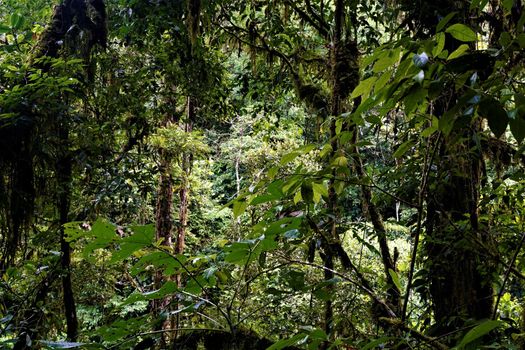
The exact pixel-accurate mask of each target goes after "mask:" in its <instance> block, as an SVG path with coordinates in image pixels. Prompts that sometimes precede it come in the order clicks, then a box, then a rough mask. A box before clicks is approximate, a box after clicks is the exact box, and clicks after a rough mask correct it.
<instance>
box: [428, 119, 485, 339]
mask: <svg viewBox="0 0 525 350" xmlns="http://www.w3.org/2000/svg"><path fill="white" fill-rule="evenodd" d="M480 130H481V124H480V123H479V122H477V126H476V127H475V128H474V130H472V131H469V130H458V132H457V134H455V135H451V136H450V137H448V138H445V140H444V141H443V143H442V145H441V155H440V157H439V158H440V159H441V161H440V162H439V163H438V166H439V170H438V178H437V180H436V183H435V185H434V186H432V187H431V188H434V190H431V191H430V192H429V197H428V199H427V200H428V213H427V241H428V244H427V256H428V264H427V265H428V271H429V277H430V294H431V296H432V305H433V309H434V316H435V319H436V321H437V323H438V328H440V329H442V331H443V332H446V331H448V330H450V329H451V328H454V327H457V326H459V325H460V322H459V321H460V320H461V319H463V320H465V319H468V318H474V319H483V318H489V317H490V316H491V312H492V304H493V289H492V277H491V273H492V271H491V270H492V269H493V268H492V266H491V264H490V263H488V261H487V260H486V259H485V258H484V257H483V256H482V255H481V254H480V253H479V245H478V244H476V241H478V242H487V241H488V236H487V234H486V233H484V231H483V230H480V228H479V223H478V203H479V195H480V194H479V191H480V178H481V162H482V159H481V150H480V149H479V148H478V147H477V146H476V145H475V144H474V142H473V141H470V140H473V137H472V133H478V132H480ZM457 136H462V137H464V139H465V140H468V141H462V142H456V141H454V138H455V137H457ZM458 155H461V158H459V156H458ZM458 316H459V318H460V319H459V320H457V321H456V322H455V323H452V324H451V326H446V324H449V321H450V319H451V318H453V317H458Z"/></svg>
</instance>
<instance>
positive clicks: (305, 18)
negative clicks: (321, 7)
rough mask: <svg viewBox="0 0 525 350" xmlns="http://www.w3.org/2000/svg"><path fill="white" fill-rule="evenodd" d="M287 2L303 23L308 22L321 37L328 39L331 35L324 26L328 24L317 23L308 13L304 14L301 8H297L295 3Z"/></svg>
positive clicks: (288, 0) (289, 0)
mask: <svg viewBox="0 0 525 350" xmlns="http://www.w3.org/2000/svg"><path fill="white" fill-rule="evenodd" d="M286 2H287V3H288V4H289V5H290V6H291V7H292V8H293V9H294V11H295V12H297V14H298V15H299V17H301V19H302V20H303V21H305V22H307V23H308V24H310V25H311V26H312V27H314V28H315V29H317V31H318V32H319V35H321V36H322V37H324V38H328V36H329V34H330V33H329V30H328V29H327V28H326V27H325V26H323V25H322V24H325V25H326V23H324V22H323V23H319V22H317V21H314V19H313V18H312V17H310V16H309V15H308V14H307V13H306V12H304V11H303V10H301V9H300V8H299V7H297V5H296V4H295V3H294V2H293V1H291V0H287V1H286Z"/></svg>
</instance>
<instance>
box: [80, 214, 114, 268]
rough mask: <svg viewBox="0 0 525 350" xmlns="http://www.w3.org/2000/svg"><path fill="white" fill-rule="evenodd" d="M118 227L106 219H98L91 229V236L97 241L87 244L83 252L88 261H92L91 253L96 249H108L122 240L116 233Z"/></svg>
mask: <svg viewBox="0 0 525 350" xmlns="http://www.w3.org/2000/svg"><path fill="white" fill-rule="evenodd" d="M115 230H116V226H115V225H114V224H113V223H111V222H109V221H108V220H105V219H97V221H95V223H94V224H93V227H92V228H91V231H90V233H91V236H93V237H95V240H94V241H92V242H91V243H89V244H87V245H86V246H85V247H84V250H83V252H82V253H83V256H84V258H85V259H87V260H91V253H93V251H95V250H96V249H101V248H106V247H107V246H108V245H109V244H110V243H112V242H114V241H118V240H120V237H119V236H118V235H117V233H116V232H115Z"/></svg>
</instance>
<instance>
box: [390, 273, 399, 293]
mask: <svg viewBox="0 0 525 350" xmlns="http://www.w3.org/2000/svg"><path fill="white" fill-rule="evenodd" d="M388 274H389V275H390V277H392V282H394V285H395V286H396V288H397V289H398V290H401V282H400V281H399V275H398V274H397V272H395V271H394V270H392V269H388Z"/></svg>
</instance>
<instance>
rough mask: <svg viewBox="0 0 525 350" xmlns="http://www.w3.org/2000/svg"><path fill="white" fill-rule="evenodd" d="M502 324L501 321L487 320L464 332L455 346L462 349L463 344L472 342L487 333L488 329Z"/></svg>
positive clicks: (490, 329)
mask: <svg viewBox="0 0 525 350" xmlns="http://www.w3.org/2000/svg"><path fill="white" fill-rule="evenodd" d="M502 324H503V322H501V321H494V320H487V321H484V322H483V323H481V324H479V325H477V326H476V327H474V328H472V329H471V330H470V331H468V332H467V334H465V336H464V337H463V339H461V342H460V343H459V344H458V345H457V346H456V347H455V348H456V349H463V348H464V347H465V345H467V344H470V343H472V342H473V341H474V340H476V339H478V338H480V337H482V336H484V335H487V334H488V333H489V332H490V331H492V330H493V329H495V328H498V327H500V326H501V325H502Z"/></svg>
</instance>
